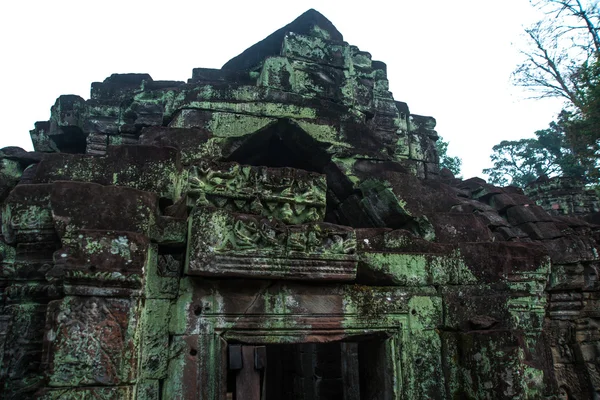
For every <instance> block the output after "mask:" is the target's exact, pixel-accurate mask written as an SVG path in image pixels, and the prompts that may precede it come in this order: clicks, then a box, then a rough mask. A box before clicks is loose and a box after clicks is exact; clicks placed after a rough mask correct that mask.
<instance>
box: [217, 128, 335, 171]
mask: <svg viewBox="0 0 600 400" xmlns="http://www.w3.org/2000/svg"><path fill="white" fill-rule="evenodd" d="M230 150H231V153H230V154H229V156H228V157H226V159H225V161H235V162H238V163H240V164H246V165H255V166H265V167H273V168H281V167H291V168H298V169H303V170H306V171H312V172H319V173H323V169H324V168H325V165H327V164H328V163H329V162H330V161H331V158H330V156H329V154H327V152H326V151H325V148H324V145H323V144H321V143H319V142H317V141H316V140H315V139H313V138H312V137H311V136H310V135H309V134H307V133H306V132H305V131H304V130H302V129H301V128H300V127H299V126H298V125H296V124H295V123H294V122H292V121H290V120H287V119H281V120H279V121H278V122H277V123H275V124H273V125H270V126H268V127H266V128H265V129H262V130H260V131H258V132H255V133H253V134H252V135H249V136H247V137H243V138H240V139H239V141H236V142H233V143H232V145H231V149H230Z"/></svg>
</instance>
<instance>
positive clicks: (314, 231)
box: [186, 208, 356, 280]
mask: <svg viewBox="0 0 600 400" xmlns="http://www.w3.org/2000/svg"><path fill="white" fill-rule="evenodd" d="M188 240H189V242H188V255H189V257H188V264H187V265H186V273H187V274H192V275H196V274H197V275H205V276H221V277H227V276H232V277H234V276H238V277H254V278H263V279H264V278H281V279H315V280H353V279H354V278H355V276H356V255H355V251H356V236H355V234H354V230H353V229H352V228H349V227H342V226H338V225H333V224H328V223H324V222H321V223H312V224H304V225H297V226H289V227H288V226H285V225H284V224H282V223H281V222H279V221H277V220H268V219H266V218H264V217H260V216H255V215H247V214H232V213H228V212H227V211H224V210H219V209H213V208H198V209H196V210H195V211H194V212H193V213H192V216H191V219H190V236H189V239H188Z"/></svg>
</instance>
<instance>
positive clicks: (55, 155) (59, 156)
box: [0, 10, 600, 400]
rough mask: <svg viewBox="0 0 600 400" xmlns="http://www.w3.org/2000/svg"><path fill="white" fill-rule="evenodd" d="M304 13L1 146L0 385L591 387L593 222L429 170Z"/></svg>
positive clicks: (113, 79)
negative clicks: (175, 74)
mask: <svg viewBox="0 0 600 400" xmlns="http://www.w3.org/2000/svg"><path fill="white" fill-rule="evenodd" d="M434 128H435V120H434V119H433V118H430V117H422V116H418V115H414V114H411V113H410V111H409V108H408V106H407V105H406V104H405V103H402V102H399V101H396V100H395V99H394V98H393V96H392V94H391V93H390V92H389V91H388V81H387V78H386V65H385V64H384V63H382V62H379V61H374V60H372V59H371V55H370V54H369V53H367V52H365V51H361V50H359V49H358V48H357V47H355V46H351V45H349V44H348V43H346V42H344V41H343V37H342V35H341V33H340V32H338V31H337V30H336V28H335V27H334V26H333V25H332V24H331V23H330V22H329V21H328V20H327V19H326V18H325V17H323V16H322V15H321V14H319V13H318V12H316V11H314V10H310V11H308V12H306V13H305V14H303V15H301V16H300V17H299V18H298V19H296V20H295V21H293V22H292V23H290V24H289V25H287V26H285V27H283V28H282V29H280V30H278V31H277V32H275V33H273V34H272V35H270V36H268V37H267V38H266V39H264V40H263V41H262V42H260V43H257V44H255V45H254V46H252V47H250V48H248V50H246V51H245V52H243V53H242V54H240V55H239V56H237V57H235V58H233V59H232V60H231V61H229V62H227V63H226V64H225V65H224V66H223V67H222V68H221V69H218V70H215V69H204V68H198V69H194V70H193V72H192V77H191V78H190V79H189V80H188V81H187V82H176V81H154V80H153V79H152V78H151V77H150V76H149V75H147V74H125V75H112V76H110V77H109V78H107V79H105V80H104V81H103V82H96V83H93V84H92V89H91V97H90V99H89V100H84V99H82V98H81V97H78V96H74V95H66V96H61V97H59V98H58V99H57V101H56V103H55V104H54V106H53V107H52V109H51V116H50V120H49V121H44V122H38V123H36V125H35V129H34V130H32V131H31V138H32V141H33V143H34V147H35V151H33V152H26V151H24V150H21V149H18V148H4V149H2V150H0V156H1V160H2V164H1V169H0V201H1V203H2V207H1V213H2V235H1V236H0V239H1V240H0V260H1V269H0V271H1V274H0V391H1V392H0V393H1V395H0V397H2V398H3V399H19V400H22V399H30V398H36V399H45V400H54V399H114V400H116V399H119V400H120V399H143V400H159V399H162V400H170V399H186V400H192V399H194V400H196V399H204V400H226V399H237V400H282V399H296V400H392V399H393V400H399V399H587V398H598V396H600V369H599V368H600V331H599V326H600V301H599V298H600V292H599V289H600V286H599V284H598V269H599V268H600V260H599V253H598V249H599V248H600V230H599V228H600V227H599V226H597V225H593V224H591V223H589V222H586V221H584V220H583V219H579V218H576V217H573V216H568V215H550V214H549V213H547V212H546V211H544V209H543V208H542V207H540V206H537V205H536V204H535V203H534V202H533V201H532V200H530V199H529V198H528V197H526V196H525V195H524V194H523V192H521V191H520V190H518V189H515V188H510V187H509V188H497V187H493V186H491V185H488V184H486V183H485V182H484V181H483V180H481V179H476V178H475V179H469V180H466V181H462V180H459V179H454V178H453V177H451V176H448V175H447V174H441V175H440V173H439V166H438V156H437V154H436V150H435V141H436V140H437V135H436V132H435V130H434Z"/></svg>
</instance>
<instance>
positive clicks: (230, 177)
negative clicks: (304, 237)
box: [185, 162, 327, 224]
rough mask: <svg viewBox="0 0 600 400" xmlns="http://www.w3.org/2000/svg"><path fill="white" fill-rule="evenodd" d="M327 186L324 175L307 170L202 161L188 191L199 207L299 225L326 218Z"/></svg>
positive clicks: (193, 171)
mask: <svg viewBox="0 0 600 400" xmlns="http://www.w3.org/2000/svg"><path fill="white" fill-rule="evenodd" d="M326 187H327V183H326V179H325V176H324V175H321V174H317V173H313V172H308V171H304V170H299V169H294V168H267V167H252V166H247V165H239V164H236V163H208V162H203V163H201V164H199V165H194V166H192V167H191V168H190V169H189V175H188V185H187V187H186V189H185V190H186V191H187V195H188V198H189V199H191V200H192V201H194V203H195V204H197V205H202V206H206V205H208V206H215V207H219V208H222V209H225V210H228V211H231V212H238V213H253V214H259V215H263V216H265V217H269V218H276V219H279V220H281V221H283V222H285V223H294V224H298V223H305V222H313V221H319V220H322V219H323V217H324V215H325V199H326V198H325V191H326Z"/></svg>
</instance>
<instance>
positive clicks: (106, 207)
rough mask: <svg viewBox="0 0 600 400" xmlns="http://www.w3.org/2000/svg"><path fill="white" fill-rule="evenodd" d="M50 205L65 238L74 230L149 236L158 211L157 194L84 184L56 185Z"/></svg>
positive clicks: (59, 229)
mask: <svg viewBox="0 0 600 400" xmlns="http://www.w3.org/2000/svg"><path fill="white" fill-rule="evenodd" d="M50 203H51V207H52V216H53V218H54V221H55V226H56V229H57V231H58V232H59V234H60V235H61V236H64V235H65V233H66V232H67V230H74V229H86V230H87V229H89V230H114V231H129V232H138V233H141V234H145V235H149V234H150V232H151V228H152V225H153V224H154V221H155V219H156V213H157V210H158V198H157V196H156V195H155V194H154V193H149V192H143V191H140V190H136V189H131V188H126V187H118V186H102V185H99V184H96V183H83V182H56V183H54V184H53V185H52V193H51V196H50Z"/></svg>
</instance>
